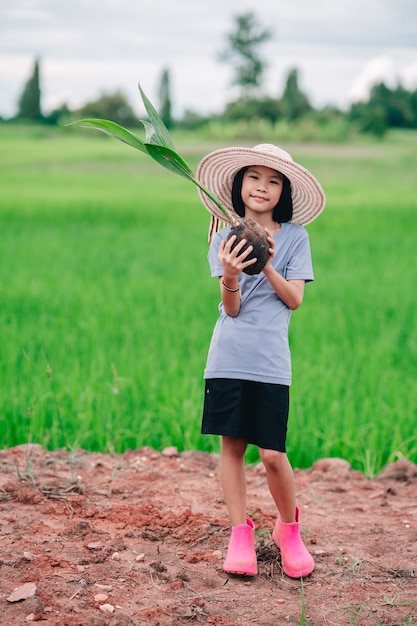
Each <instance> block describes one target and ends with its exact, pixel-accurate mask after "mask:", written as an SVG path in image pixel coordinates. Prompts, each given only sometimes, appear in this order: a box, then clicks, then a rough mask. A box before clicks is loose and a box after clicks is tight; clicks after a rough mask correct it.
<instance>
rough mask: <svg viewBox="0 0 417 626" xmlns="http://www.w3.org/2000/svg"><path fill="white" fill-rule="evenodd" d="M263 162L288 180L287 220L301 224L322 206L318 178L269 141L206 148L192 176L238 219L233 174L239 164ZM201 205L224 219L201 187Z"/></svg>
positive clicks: (320, 209) (307, 222) (244, 165)
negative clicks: (289, 214)
mask: <svg viewBox="0 0 417 626" xmlns="http://www.w3.org/2000/svg"><path fill="white" fill-rule="evenodd" d="M250 165H264V166H266V167H270V168H272V169H274V170H278V171H279V172H281V173H282V174H284V175H285V176H286V177H287V178H288V179H289V181H290V184H291V196H292V203H293V215H292V219H291V222H294V223H295V224H300V225H301V226H305V225H306V224H309V223H310V222H312V221H313V220H314V219H316V217H317V216H318V215H320V213H321V212H322V211H323V209H324V205H325V203H326V196H325V194H324V191H323V189H322V187H321V185H320V183H319V182H318V180H317V179H316V178H315V177H314V176H313V175H312V174H311V173H310V172H309V171H308V170H307V169H306V168H305V167H303V166H302V165H299V164H298V163H295V161H293V159H292V157H291V155H290V154H288V152H286V151H285V150H282V148H279V147H277V146H274V145H272V144H259V145H257V146H254V147H253V148H244V147H242V148H239V147H238V148H221V149H220V150H215V151H214V152H210V154H208V155H207V156H206V157H204V158H203V159H202V161H201V162H200V164H199V166H198V168H197V172H196V178H197V180H198V181H199V182H200V183H201V184H202V185H204V187H206V188H207V189H208V190H209V191H211V192H212V193H213V194H214V195H215V196H216V197H217V198H218V199H219V200H220V202H221V203H222V204H223V205H224V206H225V207H226V208H227V209H228V211H229V212H230V213H231V214H232V216H233V217H235V218H236V219H237V220H239V219H241V218H239V216H238V215H237V213H236V212H235V210H234V208H233V204H232V185H233V180H234V177H235V176H236V174H237V172H238V171H239V170H240V169H242V167H247V166H250ZM198 191H199V194H200V197H201V200H202V202H203V204H204V206H205V207H206V208H207V209H208V210H209V211H210V213H211V214H212V215H213V216H214V217H216V218H218V220H220V221H225V222H227V221H228V220H227V218H225V216H224V214H223V213H222V211H221V210H220V209H219V207H217V206H216V205H215V203H214V202H213V201H212V200H211V199H210V198H209V197H208V196H207V194H205V193H204V192H203V191H201V189H199V190H198Z"/></svg>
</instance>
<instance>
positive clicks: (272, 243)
mask: <svg viewBox="0 0 417 626" xmlns="http://www.w3.org/2000/svg"><path fill="white" fill-rule="evenodd" d="M265 232H266V235H267V237H266V238H267V240H268V243H269V245H270V248H269V258H268V261H267V262H266V265H265V267H266V266H267V265H270V264H271V261H272V259H273V258H274V255H275V241H274V240H273V237H272V235H271V233H270V232H269V230H268V229H267V228H265ZM264 269H265V268H264Z"/></svg>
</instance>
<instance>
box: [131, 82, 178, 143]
mask: <svg viewBox="0 0 417 626" xmlns="http://www.w3.org/2000/svg"><path fill="white" fill-rule="evenodd" d="M139 91H140V95H141V97H142V101H143V104H144V105H145V109H146V112H147V114H148V116H149V122H147V121H143V120H140V121H141V122H142V124H143V125H144V127H145V131H146V134H147V140H148V142H149V143H152V144H155V145H159V146H164V147H165V148H170V149H171V150H173V151H174V152H175V146H174V142H173V141H172V138H171V135H170V134H169V131H168V129H167V127H166V126H165V124H164V122H163V121H162V119H161V118H160V116H159V114H158V112H157V110H156V109H155V107H154V106H153V104H152V102H151V101H150V100H149V99H148V98H147V97H146V94H145V92H144V91H143V89H142V87H141V86H140V84H139ZM148 133H149V134H148Z"/></svg>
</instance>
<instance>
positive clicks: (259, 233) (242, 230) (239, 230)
mask: <svg viewBox="0 0 417 626" xmlns="http://www.w3.org/2000/svg"><path fill="white" fill-rule="evenodd" d="M233 235H236V241H235V242H234V243H233V245H232V250H233V248H234V247H235V246H237V244H238V243H239V242H240V241H242V239H246V242H247V243H246V244H245V245H244V246H243V248H242V250H241V253H242V252H244V251H245V250H246V249H247V248H248V247H249V246H253V250H252V252H251V253H250V254H249V255H248V256H247V257H246V259H245V260H246V261H249V260H251V259H254V258H256V259H257V261H256V263H253V265H249V267H247V268H245V269H244V270H243V271H244V272H245V274H249V275H253V274H259V273H260V272H262V270H263V268H264V267H265V265H266V264H267V261H268V259H269V248H270V244H269V241H268V239H267V237H266V233H265V231H264V229H263V228H261V226H259V224H257V223H256V222H255V221H254V220H251V219H248V220H245V221H244V222H242V223H241V224H238V225H237V226H234V227H233V228H232V229H231V231H230V233H229V235H228V237H227V239H230V237H232V236H233Z"/></svg>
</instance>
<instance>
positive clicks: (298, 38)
mask: <svg viewBox="0 0 417 626" xmlns="http://www.w3.org/2000/svg"><path fill="white" fill-rule="evenodd" d="M249 11H251V12H253V13H254V14H255V16H256V18H257V20H258V23H259V25H260V26H261V27H262V28H266V29H269V30H270V31H271V32H272V38H271V39H270V40H269V41H268V43H266V44H264V45H263V46H262V47H260V48H259V52H260V54H261V55H262V57H263V59H264V60H265V61H266V63H267V71H266V72H265V80H264V83H263V86H262V91H263V93H265V94H267V95H270V96H272V97H280V95H281V94H282V90H283V88H284V85H285V81H286V78H287V76H288V73H289V71H290V70H291V69H292V68H297V69H298V76H299V86H300V88H301V89H302V90H303V91H304V92H305V93H306V94H307V95H308V97H309V99H310V102H311V103H312V104H313V106H315V107H321V106H326V105H334V106H338V107H340V108H342V109H346V108H348V107H349V105H350V103H351V102H352V101H355V100H358V99H365V98H366V96H367V94H368V93H369V87H370V85H371V84H372V83H375V82H381V81H384V82H385V83H386V84H387V85H388V86H390V87H395V86H396V85H397V84H398V82H399V81H400V82H401V84H402V85H403V86H404V87H406V88H407V89H417V2H416V0H340V1H338V0H315V1H312V0H289V1H288V0H287V1H286V2H284V1H283V0H256V2H255V1H253V0H252V1H248V0H154V1H153V2H151V1H149V0H100V1H99V2H91V1H87V0H70V1H68V0H0V116H3V117H5V118H8V117H11V116H12V115H14V114H15V113H16V112H17V107H18V100H19V97H20V95H21V93H22V90H23V87H24V85H25V83H26V82H27V80H28V79H29V78H30V76H31V74H32V71H33V64H34V59H35V58H39V59H40V68H41V76H40V80H41V93H42V103H41V104H42V110H43V112H44V113H48V112H50V111H51V110H53V109H54V108H56V107H58V106H60V105H61V104H63V103H67V104H68V106H69V107H70V108H72V109H75V108H77V107H79V106H81V105H82V104H85V103H86V102H88V101H91V100H94V99H96V98H97V97H99V96H100V95H101V94H103V93H114V92H115V91H116V90H120V91H122V92H123V93H124V94H125V95H126V97H127V98H128V100H129V103H130V104H131V106H132V107H133V109H134V110H135V112H137V113H138V114H141V113H142V112H143V106H142V103H141V100H140V97H139V93H138V89H137V85H138V82H140V83H141V86H142V87H143V89H144V91H145V93H146V94H147V95H148V97H149V98H150V99H151V101H152V102H153V103H154V104H155V106H156V107H157V108H158V88H159V84H160V80H161V75H162V73H163V71H164V70H165V69H167V70H168V71H169V76H170V95H171V101H172V105H173V114H174V117H180V116H182V115H183V114H184V112H185V111H187V110H190V111H195V112H198V113H200V114H210V113H216V112H219V111H221V110H222V109H223V107H224V105H225V104H226V103H227V102H228V101H230V100H232V99H233V98H235V97H236V95H237V93H236V91H235V90H234V88H233V87H231V82H232V79H233V69H232V65H231V64H230V63H225V62H221V61H220V60H219V56H220V54H221V52H222V51H224V50H225V48H226V47H227V43H226V42H227V36H228V34H229V33H231V32H232V31H233V30H234V26H235V24H236V16H238V15H242V14H244V13H247V12H249Z"/></svg>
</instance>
